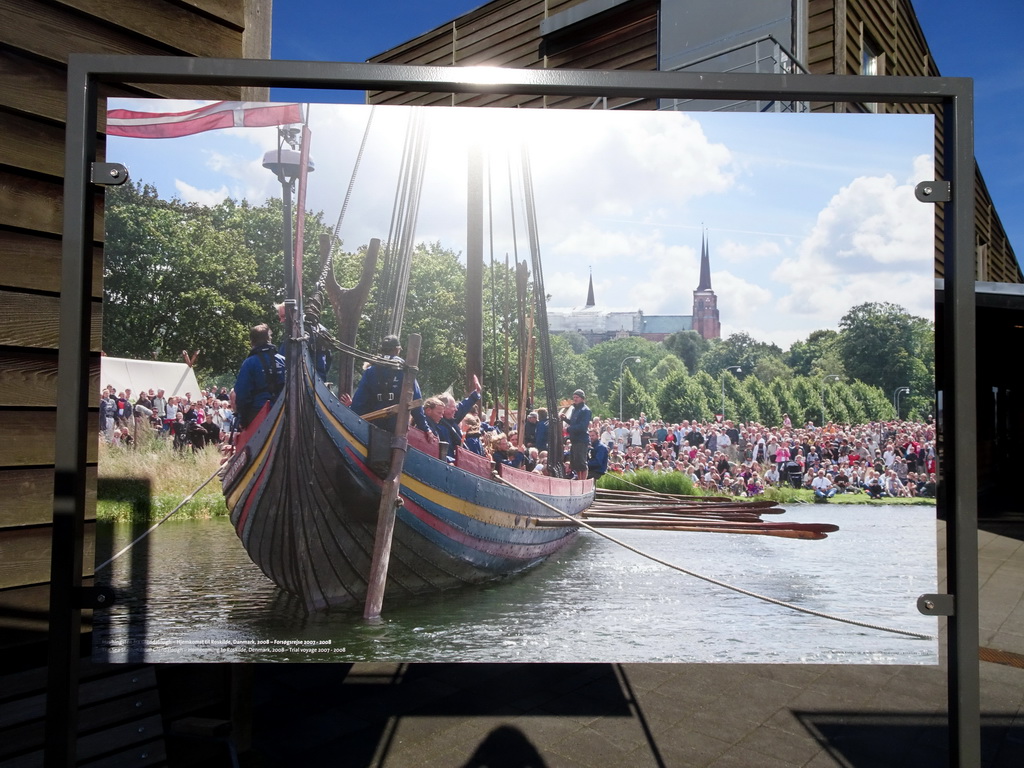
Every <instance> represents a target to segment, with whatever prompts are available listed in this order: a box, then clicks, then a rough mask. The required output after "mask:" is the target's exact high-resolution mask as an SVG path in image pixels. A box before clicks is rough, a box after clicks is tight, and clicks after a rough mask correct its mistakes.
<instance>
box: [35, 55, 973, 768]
mask: <svg viewBox="0 0 1024 768" xmlns="http://www.w3.org/2000/svg"><path fill="white" fill-rule="evenodd" d="M106 83H117V84H120V83H175V84H185V85H233V86H256V87H271V86H272V87H286V88H289V87H290V88H314V89H324V90H387V91H414V92H439V93H502V94H524V95H552V96H593V97H602V96H617V97H633V98H639V99H666V98H674V99H695V98H704V99H715V100H752V101H756V100H771V99H785V100H791V101H820V102H868V103H871V102H884V103H918V104H936V105H941V108H942V114H941V119H942V121H943V123H942V124H943V127H944V131H945V142H944V160H945V173H946V179H945V181H948V182H949V183H950V185H951V189H952V200H951V202H949V203H946V211H945V246H946V248H945V300H944V301H943V305H942V307H943V309H942V323H943V329H944V332H943V334H942V337H941V339H940V340H939V342H938V343H939V345H940V349H939V354H940V359H941V360H942V361H943V365H942V373H941V380H940V381H939V382H937V385H938V389H939V391H940V393H941V394H940V396H941V397H942V401H941V406H942V411H941V413H942V420H941V422H940V424H941V428H942V430H943V433H942V436H943V447H944V462H943V463H944V466H945V471H944V474H943V484H944V493H943V495H942V498H943V500H944V502H945V512H946V520H947V539H948V541H947V563H946V565H947V581H948V583H949V584H951V585H952V587H953V589H952V591H951V593H950V598H951V600H950V602H951V603H955V610H952V609H951V611H950V616H949V625H948V626H949V631H948V637H947V644H948V651H949V661H948V697H949V717H950V752H951V756H952V757H953V758H954V759H955V760H956V764H957V765H960V766H965V767H966V766H976V765H979V764H980V759H981V756H980V754H981V747H980V742H981V736H980V728H981V715H980V677H979V664H978V646H979V640H978V552H977V517H978V516H977V459H976V454H975V442H976V436H977V427H976V413H975V400H976V391H975V389H976V387H975V380H974V374H975V360H974V351H973V344H974V336H975V313H974V261H975V259H974V195H975V186H974V184H975V182H974V124H973V114H974V93H973V81H971V80H970V79H966V78H928V77H849V76H837V75H769V74H763V75H760V74H736V73H728V74H718V73H695V72H633V71H578V70H520V69H501V68H496V67H417V66H401V65H384V64H348V63H326V62H303V61H268V60H248V59H197V58H184V57H159V56H107V55H92V54H90V55H82V54H73V55H72V56H70V58H69V61H68V85H67V94H68V105H67V138H66V158H65V172H64V222H63V232H64V238H63V274H62V278H61V298H60V302H61V303H60V336H59V338H60V357H59V361H58V373H57V403H58V407H57V439H56V443H57V444H56V463H55V469H56V471H55V481H54V518H53V549H52V561H51V584H50V634H49V641H50V644H49V648H50V664H49V674H50V676H49V680H48V691H49V695H48V697H47V712H46V714H47V748H46V750H47V751H46V764H47V765H49V766H58V765H66V764H69V763H70V764H73V762H74V753H75V732H76V725H77V722H76V720H77V692H78V654H79V651H78V649H79V631H80V626H81V610H82V608H83V607H84V605H85V602H86V601H85V600H83V591H82V559H83V555H82V551H83V538H84V517H85V514H84V513H85V479H84V478H85V467H86V455H87V454H86V447H87V445H88V440H89V439H91V438H92V432H91V431H90V430H89V429H88V428H87V422H88V410H87V409H88V406H89V403H88V393H89V387H88V384H89V381H88V375H89V357H90V352H89V329H90V318H91V310H92V299H91V294H90V286H91V285H92V248H93V232H92V221H93V201H94V194H95V192H94V189H93V184H94V181H93V176H92V167H93V164H94V161H95V157H96V143H97V133H96V116H97V109H98V106H97V105H98V100H99V85H100V84H106Z"/></svg>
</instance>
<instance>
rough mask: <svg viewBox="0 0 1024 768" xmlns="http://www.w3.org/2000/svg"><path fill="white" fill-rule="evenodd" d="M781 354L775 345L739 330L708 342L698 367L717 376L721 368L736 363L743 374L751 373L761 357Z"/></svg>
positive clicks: (779, 355)
mask: <svg viewBox="0 0 1024 768" xmlns="http://www.w3.org/2000/svg"><path fill="white" fill-rule="evenodd" d="M781 356H782V350H781V349H780V348H779V347H778V346H777V345H775V344H768V343H765V342H763V341H758V340H757V339H755V338H754V337H752V336H751V335H750V334H749V333H745V332H740V333H734V334H731V335H730V336H728V337H727V338H725V339H715V340H713V341H711V342H709V343H708V347H707V349H706V350H705V352H704V354H703V355H702V356H701V359H700V368H701V370H704V371H707V372H708V373H709V374H711V375H712V376H718V374H719V372H720V371H721V370H722V369H724V368H726V367H728V366H730V365H738V366H740V368H742V369H743V370H742V375H744V376H745V375H747V374H750V373H752V372H753V371H754V370H755V368H757V364H758V363H759V362H760V361H761V360H762V359H763V358H765V357H781Z"/></svg>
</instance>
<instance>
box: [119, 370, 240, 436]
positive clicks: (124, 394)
mask: <svg viewBox="0 0 1024 768" xmlns="http://www.w3.org/2000/svg"><path fill="white" fill-rule="evenodd" d="M234 424H235V415H234V409H233V407H232V403H231V393H230V392H228V390H227V387H221V388H220V390H219V391H216V392H214V391H213V390H209V391H208V390H205V389H202V390H200V391H199V392H198V393H197V394H196V395H195V396H193V394H192V393H191V392H186V393H185V394H184V395H180V396H178V395H172V396H170V397H168V396H167V394H166V390H164V389H152V388H151V389H147V390H143V391H141V392H139V393H138V394H137V395H136V394H134V393H133V392H132V390H131V389H130V388H124V389H115V388H114V387H113V386H111V385H107V386H105V387H103V389H102V391H101V392H100V409H99V432H100V437H101V438H102V439H103V440H105V441H106V442H108V443H110V444H112V445H115V446H130V445H132V444H134V443H135V442H136V441H137V440H140V439H143V437H144V436H145V435H158V436H160V437H165V438H167V439H169V440H171V442H172V444H173V446H174V447H175V448H176V449H177V450H179V451H184V450H185V449H186V448H192V449H195V450H198V449H201V448H204V447H206V446H207V445H216V444H219V443H221V442H225V441H227V439H228V437H229V436H230V432H231V430H232V428H233V426H234Z"/></svg>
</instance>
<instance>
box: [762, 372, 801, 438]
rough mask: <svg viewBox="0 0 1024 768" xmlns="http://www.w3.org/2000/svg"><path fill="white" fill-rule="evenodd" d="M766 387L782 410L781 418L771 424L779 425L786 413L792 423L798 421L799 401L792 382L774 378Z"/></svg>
mask: <svg viewBox="0 0 1024 768" xmlns="http://www.w3.org/2000/svg"><path fill="white" fill-rule="evenodd" d="M794 381H795V380H794ZM768 389H769V390H770V391H771V393H772V394H773V395H774V396H775V399H776V401H778V403H779V410H780V411H782V418H781V419H779V421H778V422H777V423H776V424H774V425H772V426H780V425H781V424H782V422H783V421H784V420H785V417H786V415H787V414H788V415H789V417H790V420H791V421H792V422H793V423H794V424H796V423H798V422H799V421H800V401H799V400H798V399H797V397H796V395H795V394H794V392H793V382H790V381H786V380H785V379H775V380H774V381H772V383H771V384H769V385H768Z"/></svg>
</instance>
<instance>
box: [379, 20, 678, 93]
mask: <svg viewBox="0 0 1024 768" xmlns="http://www.w3.org/2000/svg"><path fill="white" fill-rule="evenodd" d="M581 2H582V0H495V1H494V2H491V3H488V4H487V5H484V6H481V7H480V8H477V9H476V10H473V11H470V12H469V13H467V14H465V15H463V16H460V17H459V18H457V19H455V20H453V21H451V22H449V23H448V24H445V25H443V26H440V27H437V28H436V29H433V30H431V31H429V32H426V33H424V34H422V35H420V36H419V37H416V38H414V39H412V40H409V41H408V42H406V43H403V44H402V45H400V46H398V47H396V48H393V49H391V50H390V51H387V52H385V53H382V54H381V55H379V56H375V57H373V58H372V59H370V61H372V62H374V63H401V64H424V65H431V66H449V65H450V66H502V67H516V68H520V69H639V70H647V71H652V70H655V69H657V67H658V2H657V0H638V1H637V2H632V3H626V4H624V5H623V6H621V7H619V8H616V9H614V10H613V11H611V12H609V13H608V14H607V15H606V16H604V17H602V18H601V21H600V23H599V24H595V25H579V26H580V28H578V29H573V30H567V31H566V32H564V33H561V34H558V35H553V36H552V37H551V38H550V39H548V40H546V41H545V40H542V39H541V35H540V24H541V21H543V20H544V19H545V18H548V17H550V16H554V15H556V14H558V13H561V12H562V11H565V10H567V9H569V8H571V7H572V6H575V5H579V4H580V3H581ZM368 100H369V101H370V103H373V104H431V105H447V106H476V107H481V106H490V107H513V106H514V107H548V108H553V107H558V108H563V109H577V108H587V107H590V106H591V105H592V104H593V103H594V99H592V98H569V97H562V96H504V95H495V94H483V95H477V94H443V93H433V94H426V93H395V92H381V91H371V92H370V93H369V94H368ZM609 106H614V107H624V106H628V107H629V108H640V109H653V108H654V107H655V106H656V105H655V103H654V102H653V101H649V100H648V101H629V102H628V103H627V100H625V99H616V100H611V101H610V102H609Z"/></svg>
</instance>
